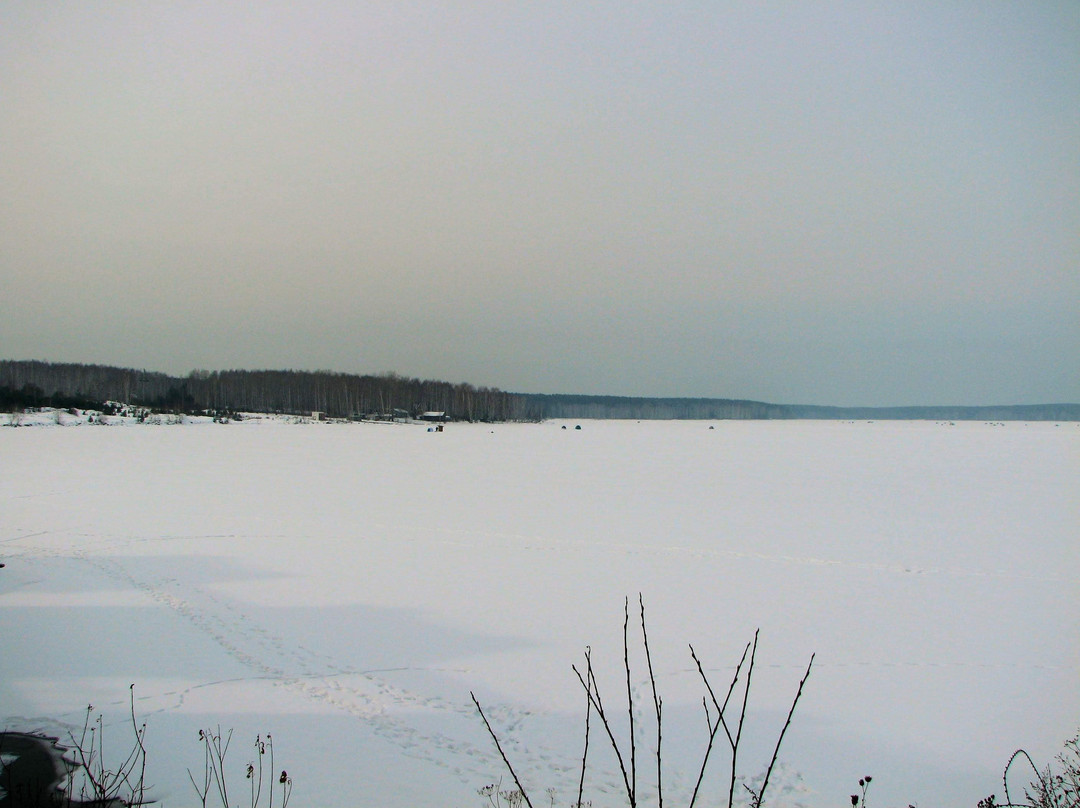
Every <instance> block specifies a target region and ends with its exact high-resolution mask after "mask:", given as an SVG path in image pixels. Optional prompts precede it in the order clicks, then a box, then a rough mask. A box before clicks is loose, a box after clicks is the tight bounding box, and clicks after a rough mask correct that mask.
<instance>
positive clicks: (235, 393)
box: [0, 360, 518, 421]
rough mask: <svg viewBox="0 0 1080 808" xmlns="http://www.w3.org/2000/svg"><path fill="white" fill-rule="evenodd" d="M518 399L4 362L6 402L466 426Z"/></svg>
mask: <svg viewBox="0 0 1080 808" xmlns="http://www.w3.org/2000/svg"><path fill="white" fill-rule="evenodd" d="M513 399H514V397H513V396H512V395H511V394H509V393H505V392H503V391H501V390H497V389H494V388H489V387H474V386H473V385H471V384H452V383H450V382H443V381H432V380H421V379H412V378H407V377H404V376H399V375H397V374H394V373H386V374H381V375H363V376H362V375H354V374H347V373H334V372H331V371H298V370H222V371H208V370H194V371H192V372H191V373H190V374H188V375H187V376H182V377H179V376H170V375H168V374H165V373H157V372H151V371H146V370H135V369H132V368H118V367H111V366H107V365H83V364H73V363H56V362H40V361H17V360H0V405H6V408H8V409H10V408H12V407H19V408H23V407H27V406H65V407H66V406H80V404H70V403H68V402H70V401H78V402H80V403H81V406H83V407H84V408H88V407H89V404H90V403H99V404H101V403H104V402H106V401H120V402H124V403H126V404H137V405H140V406H144V407H150V408H153V409H157V410H164V411H169V412H187V413H194V412H213V413H227V412H240V411H245V412H273V413H287V414H294V415H295V414H305V413H311V412H323V413H326V415H328V416H330V417H337V418H356V417H394V416H395V415H396V416H403V415H407V416H409V417H418V416H419V415H421V414H423V413H425V412H442V413H445V415H446V416H447V417H448V418H451V419H453V420H458V421H507V420H513V419H515V418H516V417H517V415H518V414H517V413H516V412H515V410H514V407H513Z"/></svg>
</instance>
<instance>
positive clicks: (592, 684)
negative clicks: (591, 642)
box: [570, 665, 633, 800]
mask: <svg viewBox="0 0 1080 808" xmlns="http://www.w3.org/2000/svg"><path fill="white" fill-rule="evenodd" d="M570 669H571V670H572V671H573V672H574V673H575V674H576V675H577V678H578V681H579V682H581V686H582V687H583V688H585V692H586V693H588V694H589V698H590V699H591V700H592V705H593V708H594V709H595V710H596V714H597V715H598V716H600V723H601V724H603V726H604V731H605V732H607V736H608V740H609V741H611V748H612V749H613V750H615V759H616V760H617V761H618V762H619V771H620V772H621V773H622V778H623V784H624V785H625V786H626V797H627V799H628V800H630V799H632V797H631V795H632V794H633V790H632V789H631V788H630V777H629V775H628V774H627V773H626V764H625V763H624V762H623V756H622V751H621V750H620V749H619V744H618V742H617V741H616V740H615V735H614V733H613V732H612V731H611V722H610V721H608V718H607V715H606V714H605V713H604V702H603V699H601V698H600V688H599V687H598V686H597V684H596V675H595V673H594V672H593V669H592V667H591V666H590V667H589V668H587V669H586V671H587V673H588V676H589V679H588V684H586V681H585V678H584V677H583V676H582V675H581V671H579V670H578V669H577V667H576V666H574V665H571V666H570Z"/></svg>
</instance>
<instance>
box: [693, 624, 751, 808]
mask: <svg viewBox="0 0 1080 808" xmlns="http://www.w3.org/2000/svg"><path fill="white" fill-rule="evenodd" d="M749 651H750V643H747V644H746V647H745V648H743V652H742V657H740V658H739V664H738V665H736V666H735V675H734V676H732V677H731V684H730V685H728V691H727V695H726V696H725V697H724V703H723V704H720V702H718V701H717V700H716V693H714V692H713V689H712V683H710V682H709V677H708V676H706V675H705V669H704V668H703V667H702V666H701V660H700V659H698V655H697V652H696V651H694V646H692V645H691V646H690V657H691V659H693V660H694V664H696V665H697V669H698V674H699V675H700V676H701V681H702V682H704V683H705V689H706V690H707V691H708V692H709V698H711V699H712V703H713V706H714V707H715V708H716V713H717V717H716V722H715V723H714V722H713V721H712V720H711V719H710V718H709V703H708V702H707V701H706V700H705V699H704V698H702V700H701V703H702V705H703V706H704V707H705V721H706V722H707V723H708V726H709V743H708V745H707V746H706V747H705V755H704V757H703V758H702V760H701V769H700V770H699V771H698V779H697V782H696V783H695V784H694V793H693V795H692V796H691V798H690V806H689V808H694V803H695V802H696V801H697V796H698V792H699V791H700V790H701V783H702V781H703V780H704V779H705V768H706V767H707V766H708V765H709V756H710V755H711V754H712V750H713V742H714V741H715V740H716V733H717V730H719V729H720V727H723V728H724V733H725V734H726V735H727V738H728V743H729V744H731V745H732V746H734V744H735V741H734V739H733V738H732V737H731V731H730V730H729V729H728V725H727V721H725V720H724V711H725V710H726V709H727V706H728V702H729V701H730V700H731V694H732V692H734V690H735V685H736V684H738V681H739V674H740V673H741V672H742V666H743V663H745V662H746V655H747V653H749Z"/></svg>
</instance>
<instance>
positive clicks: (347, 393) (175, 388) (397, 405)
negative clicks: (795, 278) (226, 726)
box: [0, 360, 1080, 421]
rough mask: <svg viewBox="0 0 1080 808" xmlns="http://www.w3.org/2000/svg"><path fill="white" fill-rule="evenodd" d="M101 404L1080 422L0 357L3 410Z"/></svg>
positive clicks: (1057, 407) (1059, 411)
mask: <svg viewBox="0 0 1080 808" xmlns="http://www.w3.org/2000/svg"><path fill="white" fill-rule="evenodd" d="M106 401H118V402H123V403H125V404H136V405H140V406H144V407H149V408H151V409H155V410H159V411H165V412H185V413H202V412H206V413H213V414H218V415H222V414H227V413H235V412H266V413H287V414H295V415H300V414H310V413H312V412H322V413H325V414H326V415H327V416H329V417H332V418H404V417H409V418H416V417H419V416H420V415H421V414H423V413H425V412H441V413H444V414H445V416H446V417H447V418H448V419H450V420H454V421H541V420H544V419H546V418H583V419H585V418H620V419H639V420H646V419H648V420H657V419H668V420H678V419H682V420H690V419H700V420H722V419H759V420H760V419H828V420H849V419H857V420H952V421H960V420H979V421H1009V420H1023V421H1080V404H1040V405H1030V406H1021V405H1007V406H983V407H936V406H935V407H821V406H803V405H785V404H767V403H765V402H762V401H742V400H733V399H715V398H633V397H622V396H583V395H542V394H532V393H509V392H505V391H503V390H498V389H495V388H491V387H474V386H473V385H471V384H464V383H462V384H452V383H450V382H443V381H432V380H421V379H410V378H406V377H404V376H398V375H397V374H393V373H387V374H381V375H372V376H368V375H363V376H361V375H355V374H347V373H334V372H331V371H314V372H312V371H298V370H221V371H207V370H194V371H192V372H191V373H189V374H188V375H187V376H169V375H167V374H165V373H157V372H153V371H146V370H133V369H131V368H118V367H111V366H107V365H81V364H71V363H55V362H39V361H19V360H0V409H3V410H15V409H25V408H28V407H77V408H81V409H100V408H101V406H102V405H103V404H104V402H106Z"/></svg>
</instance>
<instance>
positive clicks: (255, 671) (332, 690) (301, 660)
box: [20, 533, 569, 785]
mask: <svg viewBox="0 0 1080 808" xmlns="http://www.w3.org/2000/svg"><path fill="white" fill-rule="evenodd" d="M33 535H34V536H39V535H44V534H43V533H40V534H33ZM77 535H79V536H80V537H82V538H93V539H101V538H109V539H112V540H114V541H115V540H116V539H117V538H118V537H102V536H99V535H94V534H87V533H84V534H77ZM228 537H229V536H225V535H222V536H191V537H166V540H172V539H177V538H228ZM20 538H30V536H24V537H20ZM156 540H157V539H154V538H150V539H147V538H135V537H127V538H126V539H124V540H122V541H121V542H120V543H124V544H126V543H129V542H132V541H135V542H138V541H156ZM113 546H114V547H115V546H116V545H115V544H114V545H113ZM107 549H109V548H108V546H107V545H106V546H99V550H98V552H100V551H101V550H107ZM26 555H29V556H39V557H51V558H70V559H74V560H77V561H79V562H81V563H84V564H86V565H88V566H90V567H92V568H93V569H95V570H96V571H98V572H99V573H101V574H102V575H105V576H107V577H108V578H110V579H111V580H113V581H115V582H117V583H119V584H121V585H124V586H128V587H131V588H132V589H134V590H136V591H137V592H140V593H142V594H143V595H145V596H146V597H148V598H149V599H150V600H151V601H153V602H154V603H156V604H158V605H159V606H162V607H164V608H166V609H169V610H170V611H172V612H173V613H174V614H176V615H177V616H178V617H180V618H181V619H182V620H183V621H185V622H186V623H187V624H188V625H189V626H190V627H191V628H193V629H194V630H196V631H197V632H199V633H200V634H202V635H204V636H205V637H207V638H209V639H210V640H212V641H213V642H214V643H215V644H216V645H218V646H219V647H220V648H221V649H222V650H223V651H224V652H225V653H226V654H227V655H228V656H229V657H231V658H232V659H234V660H235V661H237V662H239V663H240V664H241V665H243V666H244V667H246V668H248V669H249V670H251V672H252V675H251V676H249V677H244V678H226V679H218V680H211V681H206V682H200V683H199V684H196V685H192V686H191V687H187V688H185V689H183V690H173V691H165V692H162V693H158V694H152V695H143V696H137V697H136V701H137V702H142V703H147V702H151V701H154V702H158V703H159V706H157V707H156V708H154V709H147V710H145V711H144V712H141V713H140V714H141V715H153V714H155V713H166V712H170V711H175V710H177V709H179V708H181V707H182V706H183V705H184V703H185V700H186V699H187V697H188V696H189V695H190V694H192V693H194V692H195V691H198V690H202V689H206V688H212V687H216V686H220V685H226V684H229V683H231V682H242V681H252V680H265V681H268V682H271V683H273V684H274V685H275V686H277V687H281V688H284V689H286V690H288V691H290V692H292V693H295V694H299V695H301V696H302V697H304V698H305V699H308V700H309V701H312V702H317V703H320V704H324V705H328V706H329V707H331V708H333V709H334V710H336V711H338V712H340V713H343V714H346V715H349V716H351V717H353V718H355V719H357V720H358V721H360V722H362V723H363V724H364V725H366V726H367V727H369V728H370V729H371V730H372V731H373V732H374V733H375V734H376V735H377V736H379V737H380V738H382V739H383V740H385V741H387V742H388V743H391V744H393V745H394V746H396V747H398V748H399V749H401V750H402V752H403V753H405V754H407V755H409V756H411V757H414V758H418V759H421V760H425V761H427V762H429V763H433V764H435V765H437V766H439V767H441V768H444V769H447V770H449V771H450V772H452V773H453V774H454V775H455V776H456V777H457V778H458V779H460V780H461V782H463V783H465V784H468V785H473V784H475V783H477V782H479V781H480V780H482V779H483V778H484V777H486V776H488V775H487V774H486V773H487V772H488V771H489V769H490V768H491V761H492V750H491V749H489V748H488V747H487V746H484V747H480V746H478V745H477V744H475V743H472V742H470V741H467V740H463V739H461V738H455V737H451V736H449V735H447V734H445V733H439V732H424V731H423V730H421V729H419V728H418V727H417V726H415V725H413V724H411V723H410V722H409V720H408V715H407V714H406V715H405V716H403V717H399V716H396V715H395V714H394V712H395V711H396V710H417V709H419V710H422V711H428V712H430V713H435V714H437V715H441V716H448V715H449V716H456V717H458V718H461V719H463V720H464V721H467V722H469V724H470V725H471V726H472V729H473V730H475V722H476V720H477V715H476V712H475V709H474V708H473V706H472V704H471V703H469V704H465V703H454V702H451V701H448V700H446V699H443V698H439V697H433V696H425V695H422V694H419V693H414V692H411V691H409V690H406V689H403V688H401V687H397V686H394V685H393V684H391V683H390V682H388V681H387V680H386V679H384V678H381V677H380V674H388V673H395V672H405V671H425V672H435V673H437V672H440V671H445V670H448V669H445V668H438V667H394V668H382V669H359V668H355V667H352V666H348V665H340V664H338V663H337V662H336V661H335V660H334V659H333V658H332V657H330V656H328V655H326V654H320V653H318V652H315V651H313V650H311V649H309V648H307V647H305V646H304V645H302V644H291V643H286V642H285V641H284V639H283V638H282V637H281V636H279V635H277V634H275V633H274V632H273V631H271V630H270V629H268V628H266V627H265V626H263V625H260V624H259V623H258V622H257V621H255V620H254V619H253V618H252V617H251V616H249V615H247V614H245V613H244V612H243V611H241V610H240V609H239V608H238V607H237V606H236V605H235V604H233V603H231V602H229V601H228V600H226V599H224V598H221V597H219V596H218V595H216V594H214V593H213V592H211V591H207V590H206V589H203V588H201V587H197V586H196V587H189V588H187V591H184V590H183V589H182V588H181V584H180V583H179V582H178V581H177V580H176V579H175V578H170V577H158V578H148V577H141V576H137V575H135V574H133V573H132V572H131V571H130V570H129V569H128V568H126V567H125V566H124V565H123V564H121V563H119V562H117V561H115V560H113V559H111V558H104V557H101V556H99V555H97V554H96V553H95V554H91V553H87V552H85V551H80V550H75V551H71V552H60V551H54V550H51V549H42V548H36V549H35V550H31V551H30V552H27V553H26ZM455 672H460V671H455ZM162 697H167V698H169V699H171V701H170V702H168V703H164V704H162V703H160V702H161V700H162ZM111 706H113V707H116V708H120V709H123V708H125V707H126V706H127V704H126V702H123V701H113V702H111ZM496 714H497V715H498V716H499V720H500V724H499V733H500V741H501V742H502V743H503V744H504V746H507V747H508V748H513V749H514V750H515V754H516V755H517V759H518V760H520V761H521V763H522V765H534V766H536V767H537V768H539V769H540V770H548V771H564V772H565V771H568V770H569V768H568V766H567V764H566V763H565V762H563V761H561V760H559V759H557V755H556V754H555V753H553V752H552V751H550V750H547V749H543V748H537V749H531V748H530V747H529V746H528V745H526V744H525V743H524V742H523V741H522V739H521V729H522V724H523V723H524V722H525V720H526V719H527V718H529V717H530V716H531V715H532V711H530V710H527V709H521V708H516V707H510V706H507V705H500V706H499V707H497V708H496ZM72 717H75V716H72ZM77 717H78V718H79V719H81V718H82V715H81V714H80V715H79V716H77ZM418 723H421V724H422V723H423V722H422V721H421V722H418ZM473 734H475V733H473Z"/></svg>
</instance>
